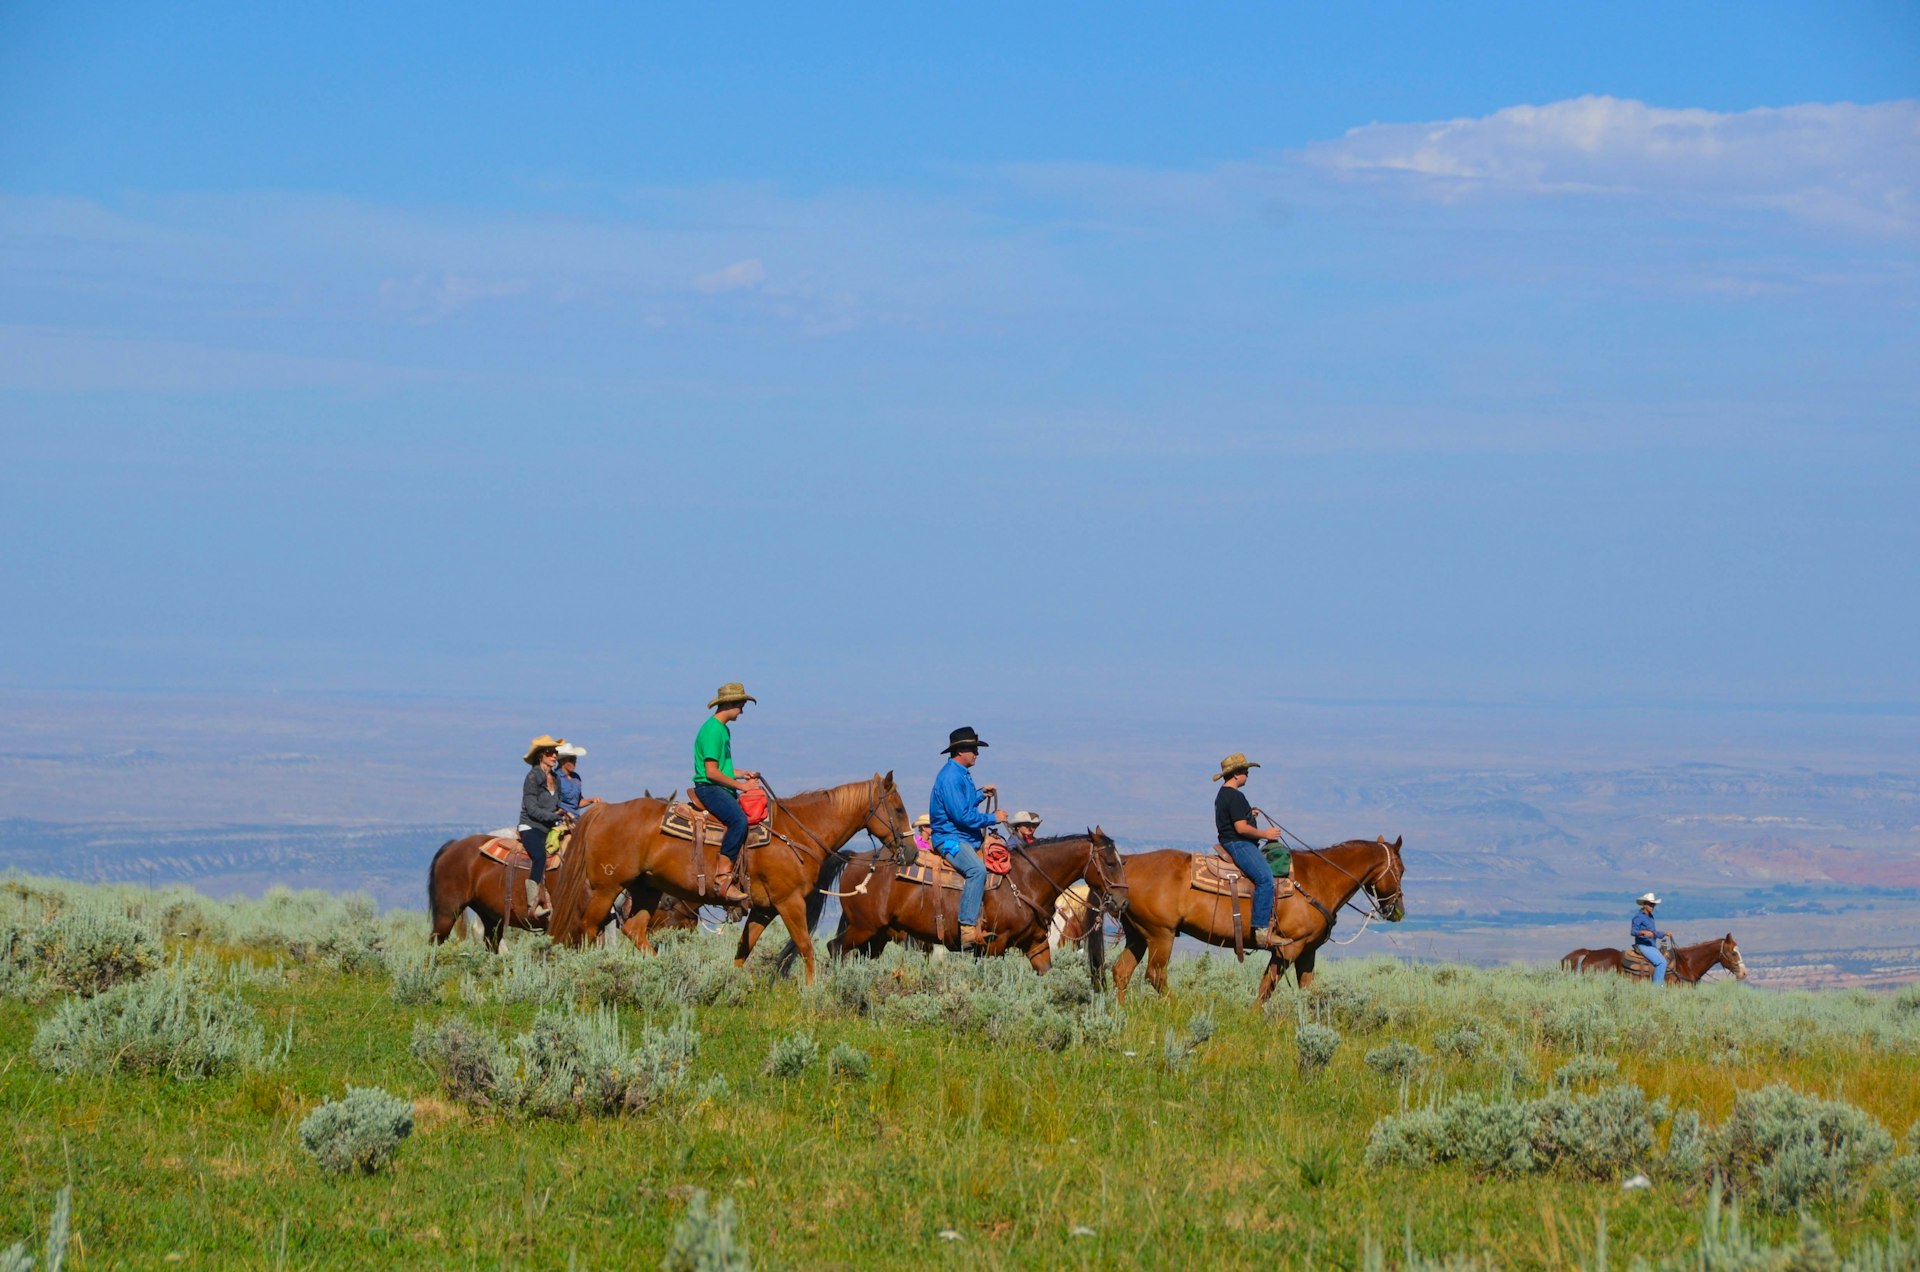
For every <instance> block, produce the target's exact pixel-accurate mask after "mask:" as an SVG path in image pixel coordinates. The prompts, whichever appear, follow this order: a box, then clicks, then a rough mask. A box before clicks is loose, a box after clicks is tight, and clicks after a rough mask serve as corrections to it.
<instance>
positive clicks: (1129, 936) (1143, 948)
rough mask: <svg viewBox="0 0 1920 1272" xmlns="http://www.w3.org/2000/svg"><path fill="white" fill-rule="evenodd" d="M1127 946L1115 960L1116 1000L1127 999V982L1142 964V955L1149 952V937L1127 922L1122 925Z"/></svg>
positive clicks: (1114, 985)
mask: <svg viewBox="0 0 1920 1272" xmlns="http://www.w3.org/2000/svg"><path fill="white" fill-rule="evenodd" d="M1121 931H1122V933H1123V935H1124V936H1125V938H1126V943H1127V947H1126V948H1125V949H1123V950H1121V951H1120V957H1119V958H1117V959H1115V960H1114V961H1113V998H1114V1001H1115V1002H1119V1003H1124V1002H1126V1001H1127V982H1128V981H1130V980H1132V979H1133V969H1134V968H1135V967H1138V966H1139V965H1140V957H1141V955H1143V954H1145V953H1146V952H1147V938H1146V937H1145V936H1143V935H1142V934H1141V933H1140V932H1139V931H1137V930H1135V929H1134V928H1132V927H1129V926H1127V925H1126V924H1122V925H1121Z"/></svg>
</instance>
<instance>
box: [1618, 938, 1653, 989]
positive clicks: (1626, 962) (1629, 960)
mask: <svg viewBox="0 0 1920 1272" xmlns="http://www.w3.org/2000/svg"><path fill="white" fill-rule="evenodd" d="M1620 970H1621V971H1623V972H1625V973H1626V974H1627V975H1629V976H1644V977H1646V978H1647V979H1649V980H1651V979H1652V978H1653V963H1652V962H1651V961H1650V960H1649V959H1648V958H1647V956H1646V955H1645V954H1642V953H1641V952H1640V951H1639V949H1638V948H1637V947H1635V946H1632V945H1629V946H1628V947H1627V948H1626V949H1624V950H1621V951H1620Z"/></svg>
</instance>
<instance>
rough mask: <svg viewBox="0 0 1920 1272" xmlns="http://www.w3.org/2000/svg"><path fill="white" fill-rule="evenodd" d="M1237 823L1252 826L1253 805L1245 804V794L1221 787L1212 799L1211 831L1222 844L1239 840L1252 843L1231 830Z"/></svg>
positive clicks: (1236, 789) (1237, 789)
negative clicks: (1240, 822) (1218, 837)
mask: <svg viewBox="0 0 1920 1272" xmlns="http://www.w3.org/2000/svg"><path fill="white" fill-rule="evenodd" d="M1237 821H1243V822H1246V823H1247V824H1248V825H1249V826H1251V825H1252V824H1253V805H1252V804H1250V803H1248V802H1247V796H1246V792H1244V791H1242V790H1240V789H1239V788H1237V787H1233V786H1222V787H1221V788H1220V793H1219V794H1218V795H1215V796H1214V797H1213V830H1214V833H1215V834H1217V835H1219V836H1220V842H1221V843H1222V844H1231V843H1235V842H1237V841H1239V840H1246V842H1248V843H1253V842H1254V841H1253V840H1252V839H1248V838H1247V836H1245V835H1243V834H1241V833H1240V832H1239V831H1237V830H1235V829H1234V828H1233V823H1235V822H1237Z"/></svg>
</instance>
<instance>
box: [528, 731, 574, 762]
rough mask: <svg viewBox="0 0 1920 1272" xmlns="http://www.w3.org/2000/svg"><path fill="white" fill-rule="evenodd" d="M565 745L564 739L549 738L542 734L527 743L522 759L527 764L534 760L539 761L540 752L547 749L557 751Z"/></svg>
mask: <svg viewBox="0 0 1920 1272" xmlns="http://www.w3.org/2000/svg"><path fill="white" fill-rule="evenodd" d="M566 744H567V740H566V739H565V738H550V737H548V736H547V735H546V734H544V733H542V734H541V735H540V736H539V737H537V738H535V739H534V740H533V741H531V742H529V743H527V754H526V756H525V757H524V758H525V759H526V762H527V763H529V764H531V763H533V762H534V761H535V760H537V759H539V758H540V752H542V751H544V750H546V749H547V748H548V747H553V748H554V749H556V750H557V749H559V748H560V747H563V746H565V745H566Z"/></svg>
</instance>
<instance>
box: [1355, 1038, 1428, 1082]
mask: <svg viewBox="0 0 1920 1272" xmlns="http://www.w3.org/2000/svg"><path fill="white" fill-rule="evenodd" d="M1426 1062H1427V1053H1426V1052H1424V1051H1422V1050H1420V1048H1418V1047H1416V1046H1414V1045H1413V1044H1412V1043H1410V1042H1401V1041H1399V1040H1397V1039H1396V1040H1395V1041H1393V1042H1389V1043H1387V1044H1386V1045H1385V1046H1382V1047H1375V1048H1374V1049H1373V1050H1372V1051H1369V1052H1367V1055H1366V1063H1367V1068H1369V1069H1372V1070H1373V1071H1374V1072H1375V1073H1378V1074H1382V1075H1384V1076H1386V1077H1389V1078H1409V1077H1412V1076H1413V1074H1414V1073H1415V1072H1416V1071H1417V1070H1418V1069H1419V1068H1420V1067H1421V1066H1422V1065H1424V1064H1426Z"/></svg>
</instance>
